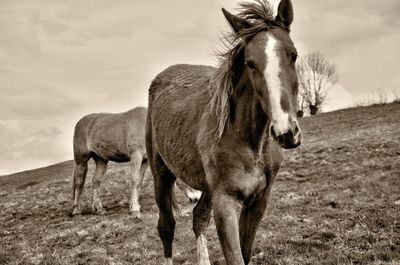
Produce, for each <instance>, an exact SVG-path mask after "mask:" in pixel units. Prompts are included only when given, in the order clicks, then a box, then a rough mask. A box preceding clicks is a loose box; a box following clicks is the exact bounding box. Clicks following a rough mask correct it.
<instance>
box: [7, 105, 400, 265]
mask: <svg viewBox="0 0 400 265" xmlns="http://www.w3.org/2000/svg"><path fill="white" fill-rule="evenodd" d="M301 126H302V128H303V131H304V143H303V145H302V146H301V147H300V148H298V149H296V150H293V151H285V161H284V163H283V165H282V168H281V171H280V173H279V177H278V180H277V182H276V183H275V184H274V188H273V193H272V196H271V199H270V205H269V206H268V212H267V214H266V216H265V217H264V219H263V221H262V223H261V225H260V228H259V230H258V233H257V236H256V240H255V243H254V251H253V258H252V262H253V264H392V265H393V264H400V192H399V191H400V104H399V103H397V104H386V105H376V106H371V107H362V108H355V109H348V110H342V111H336V112H332V113H327V114H321V115H318V116H316V117H309V118H303V119H302V120H301ZM72 169H73V165H72V162H71V161H69V162H64V163H61V164H57V165H54V166H50V167H47V168H44V169H38V170H33V171H28V172H22V173H18V174H14V175H10V176H4V177H0V225H1V230H0V264H154V265H155V264H161V263H162V245H161V242H160V240H159V238H158V235H157V229H156V225H157V218H158V211H157V207H156V206H155V203H154V195H153V186H152V182H151V181H150V180H146V181H145V187H144V189H143V193H142V196H141V204H142V210H143V216H142V219H141V220H136V219H134V218H132V217H131V216H130V215H129V214H128V206H127V204H126V201H127V197H128V194H129V191H128V187H129V175H130V171H129V166H128V165H127V164H120V165H117V164H112V165H111V166H110V168H109V170H108V172H107V176H106V180H105V181H104V183H103V185H102V187H103V189H102V193H103V194H102V200H103V204H104V206H105V208H106V210H107V212H108V215H106V216H97V215H94V214H92V212H91V206H90V205H91V187H92V185H91V176H92V175H93V165H91V166H90V170H89V173H88V179H87V181H86V185H85V192H84V194H83V197H82V202H83V209H84V211H83V215H82V216H78V217H74V218H71V217H70V215H69V214H70V212H71V208H72V202H71V197H72V189H71V187H72V184H71V176H72ZM178 200H179V201H180V202H181V207H182V209H181V213H184V212H185V211H186V212H187V211H188V210H190V209H191V208H192V206H191V205H189V203H187V202H186V199H185V198H184V196H183V195H182V193H181V192H179V191H178ZM207 237H208V240H209V251H210V256H211V260H212V264H224V263H223V258H222V253H221V250H220V246H219V242H218V238H217V236H216V231H215V227H214V223H213V222H211V224H210V227H209V229H208V231H207ZM174 262H175V264H196V242H195V238H194V234H193V232H192V224H191V214H179V215H178V216H177V228H176V233H175V241H174Z"/></svg>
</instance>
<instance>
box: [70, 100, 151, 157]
mask: <svg viewBox="0 0 400 265" xmlns="http://www.w3.org/2000/svg"><path fill="white" fill-rule="evenodd" d="M146 112H147V111H146V108H142V107H139V108H135V109H132V110H130V111H127V112H123V113H93V114H89V115H86V116H84V117H83V118H82V119H80V120H79V121H78V123H77V124H76V126H75V133H74V153H75V156H77V155H79V153H84V152H86V153H88V154H93V153H94V154H96V155H97V156H99V157H101V158H103V159H105V160H111V161H115V162H127V161H129V156H130V154H131V153H132V152H133V149H139V150H140V151H141V152H142V153H145V143H144V133H145V123H146Z"/></svg>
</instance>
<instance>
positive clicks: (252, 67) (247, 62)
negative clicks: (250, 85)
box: [246, 61, 256, 70]
mask: <svg viewBox="0 0 400 265" xmlns="http://www.w3.org/2000/svg"><path fill="white" fill-rule="evenodd" d="M246 66H247V67H248V68H249V69H250V70H254V69H255V68H256V66H255V65H254V63H253V62H252V61H246Z"/></svg>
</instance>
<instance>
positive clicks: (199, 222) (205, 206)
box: [193, 193, 212, 265]
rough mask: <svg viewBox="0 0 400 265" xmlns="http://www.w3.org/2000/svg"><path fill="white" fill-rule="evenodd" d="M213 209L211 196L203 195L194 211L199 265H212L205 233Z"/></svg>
mask: <svg viewBox="0 0 400 265" xmlns="http://www.w3.org/2000/svg"><path fill="white" fill-rule="evenodd" d="M211 207H212V203H211V196H210V194H208V193H203V194H202V195H201V198H200V200H199V202H198V203H197V205H196V207H195V208H194V209H193V231H194V234H195V236H196V241H197V261H198V264H199V265H210V259H209V257H208V249H207V239H206V237H205V235H204V232H205V230H206V228H207V227H208V224H209V222H210V216H211Z"/></svg>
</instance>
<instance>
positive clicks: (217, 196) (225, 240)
mask: <svg viewBox="0 0 400 265" xmlns="http://www.w3.org/2000/svg"><path fill="white" fill-rule="evenodd" d="M212 205H213V207H212V208H213V211H214V219H215V225H216V227H217V232H218V237H219V241H220V243H221V246H222V251H223V253H224V256H225V260H226V264H229V265H244V261H243V257H242V251H241V248H240V240H239V223H238V219H239V210H240V208H241V202H240V201H239V200H238V199H237V198H236V196H232V195H231V194H228V193H227V192H226V191H215V192H214V196H213V199H212Z"/></svg>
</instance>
